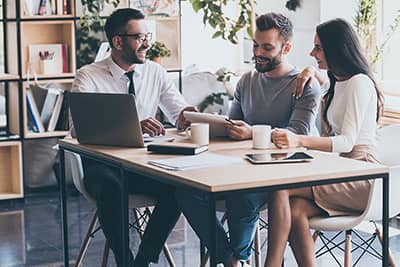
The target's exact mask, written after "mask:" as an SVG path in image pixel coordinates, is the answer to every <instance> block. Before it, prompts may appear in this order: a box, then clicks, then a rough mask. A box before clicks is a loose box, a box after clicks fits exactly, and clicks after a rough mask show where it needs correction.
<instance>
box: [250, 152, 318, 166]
mask: <svg viewBox="0 0 400 267" xmlns="http://www.w3.org/2000/svg"><path fill="white" fill-rule="evenodd" d="M246 159H247V160H249V161H250V162H251V163H254V164H270V163H291V162H309V161H311V160H313V159H314V158H313V157H312V156H310V155H309V154H307V153H305V152H291V153H261V154H246Z"/></svg>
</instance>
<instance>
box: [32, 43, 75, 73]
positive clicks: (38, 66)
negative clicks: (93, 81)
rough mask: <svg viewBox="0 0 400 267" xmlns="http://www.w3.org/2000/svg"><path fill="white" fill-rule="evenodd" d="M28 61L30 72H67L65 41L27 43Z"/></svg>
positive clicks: (66, 46)
mask: <svg viewBox="0 0 400 267" xmlns="http://www.w3.org/2000/svg"><path fill="white" fill-rule="evenodd" d="M29 63H30V65H31V68H32V72H34V73H36V74H61V73H63V72H68V68H69V66H68V45H67V44H65V43H64V44H33V45H29ZM44 63H45V64H44Z"/></svg>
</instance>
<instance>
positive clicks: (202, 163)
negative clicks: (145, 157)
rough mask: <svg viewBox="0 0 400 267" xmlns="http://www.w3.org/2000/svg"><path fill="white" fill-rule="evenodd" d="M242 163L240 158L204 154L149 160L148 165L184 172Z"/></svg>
mask: <svg viewBox="0 0 400 267" xmlns="http://www.w3.org/2000/svg"><path fill="white" fill-rule="evenodd" d="M243 162H244V161H243V159H242V158H240V157H230V156H223V155H217V154H212V153H205V154H200V155H194V156H184V157H174V158H168V159H158V160H150V161H149V162H148V163H149V164H152V165H155V166H158V167H161V168H163V169H167V170H173V171H184V170H190V169H200V168H207V167H215V166H221V165H233V164H238V163H243Z"/></svg>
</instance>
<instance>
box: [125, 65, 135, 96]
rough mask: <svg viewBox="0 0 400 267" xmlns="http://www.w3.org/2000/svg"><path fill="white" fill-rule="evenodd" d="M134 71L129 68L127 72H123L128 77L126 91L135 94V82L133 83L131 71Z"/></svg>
mask: <svg viewBox="0 0 400 267" xmlns="http://www.w3.org/2000/svg"><path fill="white" fill-rule="evenodd" d="M134 72H135V71H134V70H131V71H128V72H125V75H126V76H127V77H128V78H129V89H128V93H129V94H132V95H135V84H134V83H133V73H134Z"/></svg>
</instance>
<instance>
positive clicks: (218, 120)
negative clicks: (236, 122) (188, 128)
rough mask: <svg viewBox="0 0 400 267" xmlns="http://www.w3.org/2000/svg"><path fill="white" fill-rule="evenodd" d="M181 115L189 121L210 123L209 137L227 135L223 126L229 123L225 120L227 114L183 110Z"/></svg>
mask: <svg viewBox="0 0 400 267" xmlns="http://www.w3.org/2000/svg"><path fill="white" fill-rule="evenodd" d="M183 116H185V118H186V119H187V120H188V121H190V122H205V123H208V124H209V125H210V136H211V137H218V136H228V132H227V130H226V127H225V126H226V125H227V124H228V123H229V122H227V121H226V120H227V119H228V117H227V116H224V115H215V114H209V113H201V112H193V111H184V112H183Z"/></svg>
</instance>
